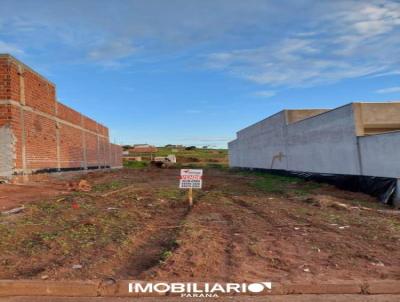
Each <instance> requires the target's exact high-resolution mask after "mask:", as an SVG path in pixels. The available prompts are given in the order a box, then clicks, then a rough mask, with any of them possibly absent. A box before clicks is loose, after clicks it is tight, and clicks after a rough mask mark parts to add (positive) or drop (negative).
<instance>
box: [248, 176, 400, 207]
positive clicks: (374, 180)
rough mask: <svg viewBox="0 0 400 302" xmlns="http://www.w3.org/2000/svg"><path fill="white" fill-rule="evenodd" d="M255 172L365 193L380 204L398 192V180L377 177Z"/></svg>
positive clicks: (388, 200) (389, 201)
mask: <svg viewBox="0 0 400 302" xmlns="http://www.w3.org/2000/svg"><path fill="white" fill-rule="evenodd" d="M250 170H253V171H264V172H268V173H270V174H276V175H283V176H295V177H300V178H302V179H305V180H312V181H315V182H320V183H328V184H331V185H334V186H336V187H337V188H340V189H343V190H348V191H352V192H363V193H366V194H369V195H372V196H375V197H377V198H378V199H379V201H380V202H382V203H385V204H390V203H391V202H392V197H393V196H394V193H395V191H396V183H397V179H396V178H389V177H375V176H363V175H342V174H326V173H310V172H297V171H286V170H275V169H250Z"/></svg>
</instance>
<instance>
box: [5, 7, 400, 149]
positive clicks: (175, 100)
mask: <svg viewBox="0 0 400 302" xmlns="http://www.w3.org/2000/svg"><path fill="white" fill-rule="evenodd" d="M0 8H1V9H0V53H10V54H12V55H14V56H15V57H17V58H19V59H20V60H22V61H24V62H25V63H26V64H28V65H30V66H31V67H33V68H34V69H36V70H37V71H38V72H40V73H42V74H43V75H44V76H46V77H47V78H48V79H50V80H51V81H52V82H54V83H56V85H57V95H58V99H59V101H61V102H63V103H65V104H67V105H69V106H72V107H73V108H75V109H77V110H79V111H81V112H82V113H84V114H86V115H88V116H90V117H92V118H94V119H96V120H98V121H100V122H102V123H104V124H106V125H107V126H108V127H109V128H110V131H111V136H112V140H113V141H114V142H117V143H122V144H133V143H152V144H156V145H164V144H168V143H176V144H185V145H192V144H195V145H200V146H202V145H212V146H221V147H226V142H227V141H229V140H231V139H234V137H235V132H236V131H237V130H239V129H241V128H243V127H245V126H247V125H249V124H252V123H254V122H256V121H258V120H260V119H262V118H265V117H266V116H268V115H270V114H273V113H275V112H277V111H279V110H282V109H284V108H332V107H336V106H340V105H343V104H345V103H349V102H353V101H390V100H400V2H399V1H390V0H382V1H375V0H370V1H351V0H346V1H341V0H336V1H328V0H326V1H317V0H315V1H307V0H292V1H290V0H276V1H268V0H262V1H261V0H260V1H257V0H247V1H242V0H223V1H222V0H196V1H195V0H169V1H163V0H158V1H156V0H146V1H145V0H141V1H135V0H131V1H129V0H114V1H109V0H108V1H102V0H96V1H94V0H93V1H91V0H85V1H81V0H79V1H76V0H68V1H67V0H64V1H61V0H52V1H50V0H48V1H43V0H31V1H24V0H19V1H15V0H14V1H6V0H0Z"/></svg>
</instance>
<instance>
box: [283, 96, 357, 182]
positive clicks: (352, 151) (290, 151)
mask: <svg viewBox="0 0 400 302" xmlns="http://www.w3.org/2000/svg"><path fill="white" fill-rule="evenodd" d="M286 141H287V150H286V152H285V155H286V156H287V160H288V166H287V168H286V169H287V170H291V171H303V172H316V173H321V172H324V173H333V174H353V175H356V174H359V173H360V168H359V160H358V147H357V137H356V136H355V123H354V118H353V106H352V104H349V105H346V106H343V107H339V108H336V109H334V110H330V111H328V112H325V113H322V114H319V115H317V116H314V117H312V118H307V119H304V120H301V121H298V122H295V123H292V124H288V125H287V137H286Z"/></svg>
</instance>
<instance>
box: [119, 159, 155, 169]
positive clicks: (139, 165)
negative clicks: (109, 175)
mask: <svg viewBox="0 0 400 302" xmlns="http://www.w3.org/2000/svg"><path fill="white" fill-rule="evenodd" d="M148 166H149V162H147V161H125V162H124V167H125V168H129V169H144V168H146V167H148Z"/></svg>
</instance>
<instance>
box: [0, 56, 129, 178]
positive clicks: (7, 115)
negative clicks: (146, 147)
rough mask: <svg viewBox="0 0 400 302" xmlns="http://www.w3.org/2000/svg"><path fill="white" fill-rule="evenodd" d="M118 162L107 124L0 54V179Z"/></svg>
mask: <svg viewBox="0 0 400 302" xmlns="http://www.w3.org/2000/svg"><path fill="white" fill-rule="evenodd" d="M121 166H122V149H121V147H120V146H118V145H114V144H110V142H109V136H108V128H107V127H105V126H103V125H101V124H99V123H97V122H96V121H94V120H92V119H90V118H88V117H86V116H84V115H82V114H80V113H79V112H77V111H75V110H73V109H71V108H69V107H67V106H65V105H64V104H62V103H59V102H58V101H57V100H56V87H55V85H54V84H53V83H51V82H49V81H48V80H46V79H45V78H44V77H42V76H41V75H40V74H38V73H36V72H35V71H34V70H32V69H31V68H29V67H28V66H26V65H25V64H23V63H21V62H20V61H18V60H17V59H15V58H14V57H12V56H10V55H3V54H0V177H3V178H11V177H12V176H14V175H26V174H32V173H39V172H53V171H68V170H84V169H99V168H108V167H121Z"/></svg>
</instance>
